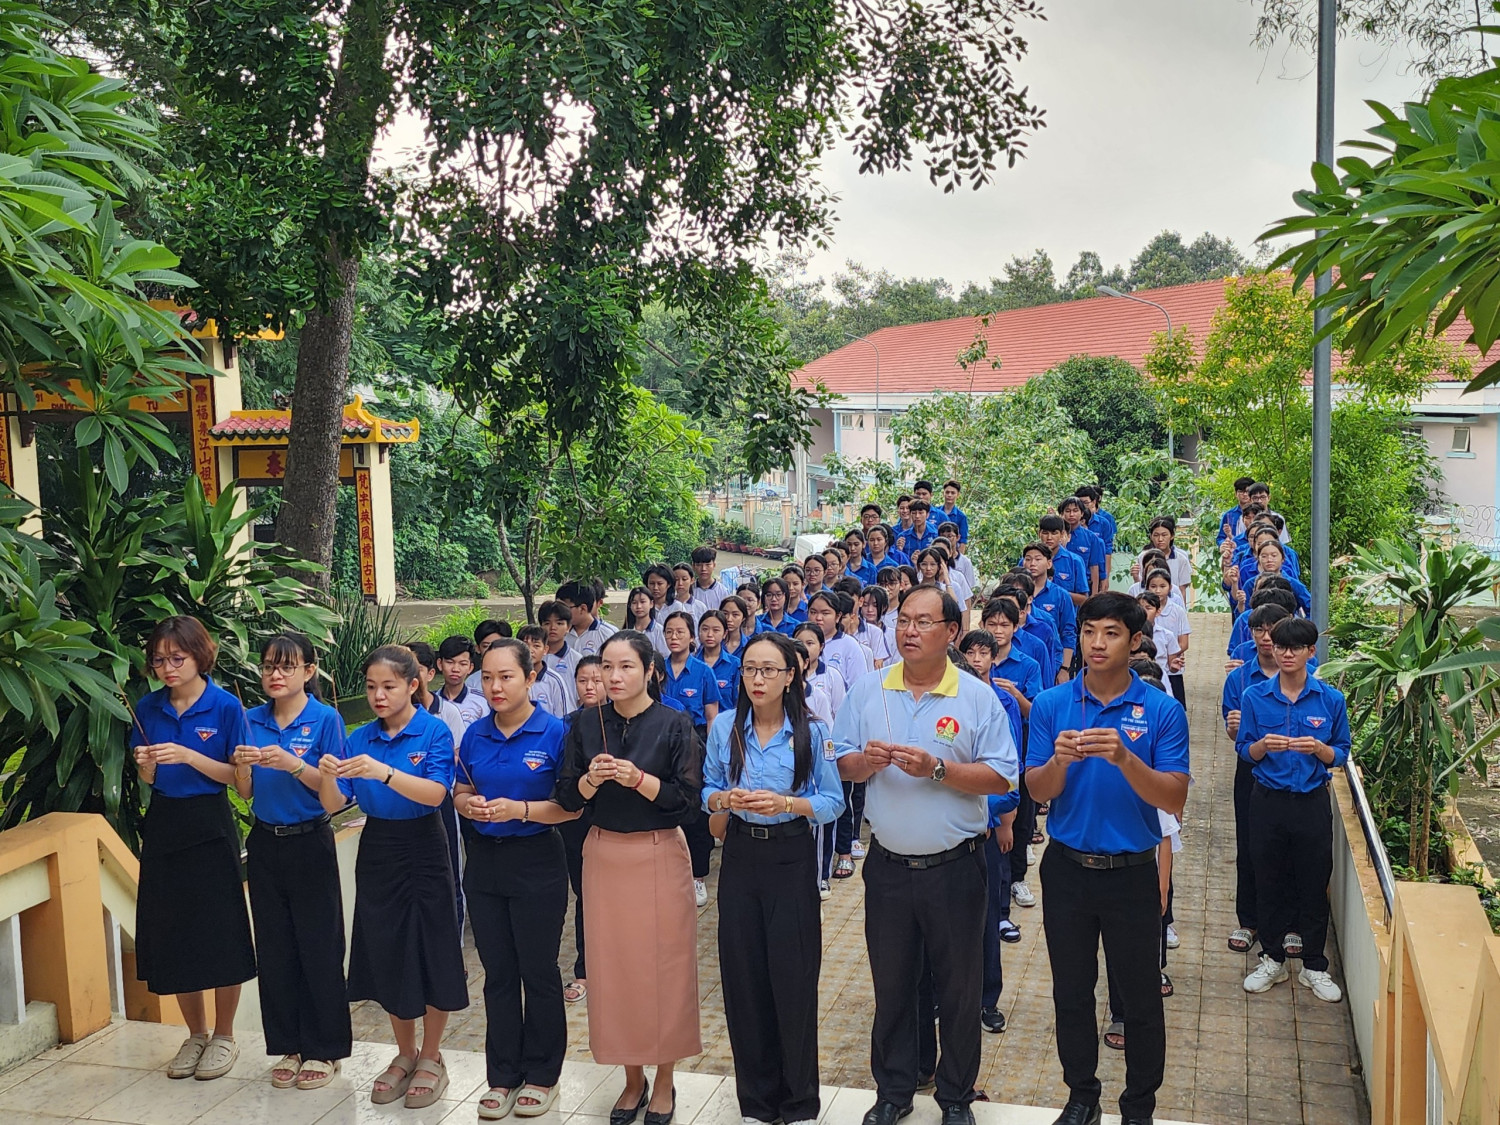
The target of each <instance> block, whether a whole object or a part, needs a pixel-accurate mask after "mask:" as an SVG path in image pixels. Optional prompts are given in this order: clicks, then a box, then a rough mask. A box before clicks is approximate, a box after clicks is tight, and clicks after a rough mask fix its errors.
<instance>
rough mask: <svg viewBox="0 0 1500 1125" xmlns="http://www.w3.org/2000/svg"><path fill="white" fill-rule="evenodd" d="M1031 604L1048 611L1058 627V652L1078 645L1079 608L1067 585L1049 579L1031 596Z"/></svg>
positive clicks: (1048, 614)
mask: <svg viewBox="0 0 1500 1125" xmlns="http://www.w3.org/2000/svg"><path fill="white" fill-rule="evenodd" d="M1031 604H1032V605H1034V606H1041V607H1042V609H1044V610H1046V611H1047V616H1048V617H1050V618H1052V621H1053V623H1054V624H1055V625H1056V627H1057V640H1058V652H1059V653H1061V651H1062V650H1063V649H1065V648H1077V647H1078V608H1077V607H1076V606H1075V605H1074V604H1073V599H1072V598H1070V597H1069V596H1068V590H1067V587H1066V586H1064V585H1062V584H1061V583H1060V582H1054V581H1050V580H1049V581H1048V583H1047V584H1046V585H1045V586H1043V587H1042V588H1041V590H1040V591H1038V592H1037V593H1035V594H1033V595H1032V596H1031Z"/></svg>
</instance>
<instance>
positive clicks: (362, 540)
mask: <svg viewBox="0 0 1500 1125" xmlns="http://www.w3.org/2000/svg"><path fill="white" fill-rule="evenodd" d="M354 497H355V508H356V509H357V510H358V512H359V588H360V592H361V593H363V594H364V596H365V597H367V598H373V597H374V596H375V505H374V503H373V501H372V500H371V498H370V470H369V469H355V470H354Z"/></svg>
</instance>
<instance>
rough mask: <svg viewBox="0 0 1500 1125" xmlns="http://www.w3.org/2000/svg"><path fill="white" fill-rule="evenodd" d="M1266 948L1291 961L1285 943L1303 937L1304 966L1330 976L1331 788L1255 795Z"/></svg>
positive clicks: (1253, 827) (1253, 833)
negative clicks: (1289, 935) (1295, 936)
mask: <svg viewBox="0 0 1500 1125" xmlns="http://www.w3.org/2000/svg"><path fill="white" fill-rule="evenodd" d="M1249 819H1250V848H1251V852H1252V854H1253V856H1254V858H1255V889H1256V902H1257V903H1258V909H1259V911H1260V921H1261V927H1260V947H1261V948H1262V949H1264V950H1265V951H1266V952H1267V953H1268V954H1270V955H1271V957H1273V958H1274V959H1275V960H1277V961H1285V960H1286V952H1285V950H1283V949H1282V945H1281V943H1282V941H1283V940H1284V939H1285V938H1286V935H1287V933H1288V932H1291V933H1298V934H1301V935H1302V967H1303V968H1304V969H1312V970H1314V971H1318V972H1327V971H1328V958H1327V956H1326V955H1325V954H1324V952H1323V950H1324V948H1325V946H1326V945H1327V942H1328V880H1329V879H1330V878H1331V877H1332V876H1333V806H1332V805H1331V804H1330V803H1329V799H1328V787H1327V786H1326V785H1324V786H1320V787H1319V788H1317V789H1314V790H1313V791H1312V792H1311V793H1289V792H1286V791H1285V790H1281V789H1267V788H1266V787H1265V786H1264V785H1261V784H1259V783H1257V784H1256V785H1255V788H1254V789H1252V790H1251V791H1250V812H1249Z"/></svg>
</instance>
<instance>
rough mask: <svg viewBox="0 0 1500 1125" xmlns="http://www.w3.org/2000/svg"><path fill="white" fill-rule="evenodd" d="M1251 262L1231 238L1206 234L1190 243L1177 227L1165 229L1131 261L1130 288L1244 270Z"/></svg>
mask: <svg viewBox="0 0 1500 1125" xmlns="http://www.w3.org/2000/svg"><path fill="white" fill-rule="evenodd" d="M1247 264H1248V263H1247V262H1246V261H1245V258H1244V255H1242V254H1241V253H1240V252H1239V251H1238V250H1237V249H1236V248H1235V245H1234V243H1232V242H1230V241H1229V240H1228V239H1224V238H1217V237H1215V236H1214V235H1211V234H1207V233H1205V234H1203V235H1200V236H1199V237H1198V239H1197V240H1196V241H1195V242H1193V244H1192V245H1191V246H1189V245H1186V244H1185V243H1184V242H1183V241H1182V235H1180V234H1178V233H1177V232H1176V231H1175V230H1164V231H1162V232H1161V233H1160V234H1159V235H1157V236H1156V237H1155V238H1153V239H1152V240H1151V241H1150V242H1148V243H1146V245H1145V246H1144V247H1143V248H1142V250H1141V252H1140V254H1139V255H1137V256H1136V258H1135V260H1134V261H1132V262H1131V263H1130V277H1129V279H1128V285H1129V288H1131V289H1161V288H1163V287H1165V286H1168V285H1187V284H1188V283H1190V282H1194V281H1210V280H1212V279H1214V278H1219V277H1233V276H1235V275H1236V274H1239V273H1243V272H1244V270H1245V267H1246V265H1247Z"/></svg>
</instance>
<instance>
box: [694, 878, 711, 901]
mask: <svg viewBox="0 0 1500 1125" xmlns="http://www.w3.org/2000/svg"><path fill="white" fill-rule="evenodd" d="M693 898H694V899H695V900H697V903H698V905H699V906H707V905H708V888H707V887H705V886H704V885H703V880H702V879H694V880H693Z"/></svg>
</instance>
